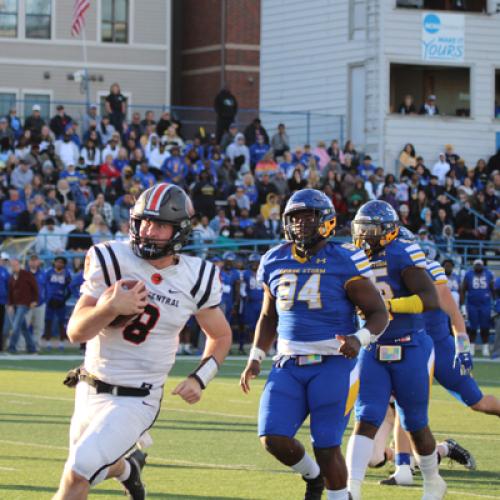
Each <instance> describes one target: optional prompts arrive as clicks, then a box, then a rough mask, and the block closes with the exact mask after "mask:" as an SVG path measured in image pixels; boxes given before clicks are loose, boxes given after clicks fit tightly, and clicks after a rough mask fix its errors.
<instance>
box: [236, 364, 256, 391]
mask: <svg viewBox="0 0 500 500" xmlns="http://www.w3.org/2000/svg"><path fill="white" fill-rule="evenodd" d="M259 373H260V363H259V362H258V361H256V360H255V359H252V360H251V361H249V362H248V363H247V366H246V367H245V370H244V371H243V373H242V374H241V377H240V387H241V390H242V391H243V392H244V393H245V394H248V393H249V392H250V380H251V379H253V378H255V377H257V376H258V375H259Z"/></svg>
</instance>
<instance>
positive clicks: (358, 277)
mask: <svg viewBox="0 0 500 500" xmlns="http://www.w3.org/2000/svg"><path fill="white" fill-rule="evenodd" d="M363 279H365V278H364V276H353V277H352V278H349V279H348V280H347V281H346V282H345V283H344V288H345V287H346V286H347V285H348V284H349V283H350V282H351V281H357V280H363Z"/></svg>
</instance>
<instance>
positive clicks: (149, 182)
mask: <svg viewBox="0 0 500 500" xmlns="http://www.w3.org/2000/svg"><path fill="white" fill-rule="evenodd" d="M135 179H136V180H138V181H139V182H140V183H141V187H142V189H148V188H150V187H151V186H153V185H154V184H155V183H156V177H155V176H154V175H153V174H152V173H151V172H150V171H149V166H148V161H147V160H146V159H144V160H142V161H141V163H140V164H139V167H138V169H137V173H136V174H135Z"/></svg>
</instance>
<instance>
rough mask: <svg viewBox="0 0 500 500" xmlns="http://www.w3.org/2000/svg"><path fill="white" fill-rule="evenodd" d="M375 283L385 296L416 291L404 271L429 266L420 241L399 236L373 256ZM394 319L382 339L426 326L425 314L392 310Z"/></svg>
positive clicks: (391, 296)
mask: <svg viewBox="0 0 500 500" xmlns="http://www.w3.org/2000/svg"><path fill="white" fill-rule="evenodd" d="M370 264H371V266H372V270H373V275H374V276H375V284H376V285H377V288H378V289H379V290H380V292H381V293H382V295H383V297H384V299H385V300H389V299H392V298H398V297H409V296H410V295H413V294H412V293H411V292H410V291H409V290H408V288H406V285H405V284H404V281H403V278H402V273H403V271H404V270H405V269H407V268H409V267H418V268H421V269H426V264H425V255H424V252H422V249H421V248H420V247H419V246H418V244H417V243H414V242H411V241H408V240H403V239H397V240H394V241H392V242H391V243H389V244H388V245H387V246H385V247H384V248H383V249H382V250H381V251H380V252H379V253H377V254H376V255H374V256H372V257H371V258H370ZM392 316H393V319H391V321H390V322H389V326H388V327H387V329H386V330H385V332H384V333H383V335H382V336H381V337H380V338H379V342H380V343H382V344H383V343H384V341H387V340H394V339H398V338H401V337H405V336H407V335H409V334H412V333H413V334H415V333H417V332H422V333H423V330H424V320H423V317H422V314H398V313H392Z"/></svg>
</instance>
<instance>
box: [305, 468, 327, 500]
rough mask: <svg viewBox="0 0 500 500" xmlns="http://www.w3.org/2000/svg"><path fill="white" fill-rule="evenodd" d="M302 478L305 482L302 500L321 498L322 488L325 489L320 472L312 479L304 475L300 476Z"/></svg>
mask: <svg viewBox="0 0 500 500" xmlns="http://www.w3.org/2000/svg"><path fill="white" fill-rule="evenodd" d="M302 479H303V480H304V481H305V482H306V483H307V486H306V494H305V496H304V500H321V495H322V494H323V490H324V489H325V482H324V481H323V476H322V475H321V474H320V475H319V476H318V477H315V478H314V479H306V478H305V477H304V476H302Z"/></svg>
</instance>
